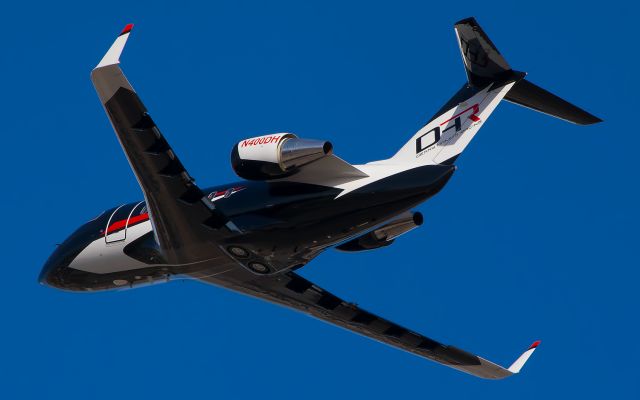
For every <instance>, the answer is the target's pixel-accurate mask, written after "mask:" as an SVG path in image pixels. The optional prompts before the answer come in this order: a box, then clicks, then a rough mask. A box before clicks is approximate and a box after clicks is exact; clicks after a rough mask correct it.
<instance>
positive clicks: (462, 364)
mask: <svg viewBox="0 0 640 400" xmlns="http://www.w3.org/2000/svg"><path fill="white" fill-rule="evenodd" d="M200 280H201V281H203V282H206V283H210V284H214V285H218V286H223V287H226V288H228V289H232V290H235V291H237V292H240V293H243V294H247V295H250V296H253V297H257V298H260V299H263V300H267V301H270V302H272V303H276V304H279V305H282V306H286V307H289V308H292V309H295V310H297V311H301V312H303V313H305V314H308V315H310V316H312V317H315V318H318V319H320V320H323V321H325V322H329V323H331V324H334V325H337V326H339V327H342V328H345V329H348V330H350V331H352V332H355V333H358V334H360V335H363V336H367V337H369V338H371V339H374V340H376V341H379V342H382V343H385V344H388V345H390V346H393V347H397V348H399V349H402V350H404V351H407V352H409V353H413V354H416V355H418V356H421V357H424V358H428V359H430V360H433V361H436V362H438V363H440V364H443V365H446V366H448V367H451V368H455V369H458V370H460V371H464V372H466V373H469V374H471V375H475V376H478V377H481V378H486V379H502V378H506V377H508V376H511V375H513V374H514V373H517V372H519V370H520V368H521V367H522V365H524V362H525V361H526V360H527V358H528V357H529V356H530V355H531V353H532V352H533V349H535V347H536V346H537V345H538V342H536V343H534V344H533V345H532V346H531V347H529V349H527V351H525V352H524V353H523V355H522V356H521V357H520V358H518V359H517V360H516V362H514V363H513V364H512V366H511V367H510V368H504V367H501V366H500V365H497V364H495V363H493V362H491V361H488V360H486V359H484V358H481V357H479V356H477V355H475V354H471V353H469V352H466V351H464V350H461V349H459V348H457V347H454V346H450V345H446V344H442V343H439V342H437V341H435V340H433V339H430V338H428V337H426V336H423V335H421V334H419V333H416V332H414V331H411V330H409V329H407V328H404V327H402V326H400V325H398V324H396V323H394V322H391V321H389V320H387V319H384V318H381V317H379V316H377V315H375V314H373V313H370V312H368V311H365V310H363V309H361V308H360V307H358V306H357V305H355V304H353V303H349V302H346V301H344V300H342V299H340V298H339V297H337V296H335V295H333V294H331V293H329V292H328V291H326V290H324V289H322V288H320V287H319V286H317V285H315V284H313V283H312V282H310V281H308V280H306V279H305V278H303V277H301V276H300V275H298V274H296V273H294V272H288V273H285V274H279V275H273V276H255V275H252V274H251V273H249V272H247V271H241V270H238V271H233V272H230V273H228V274H223V275H220V276H215V277H209V278H200Z"/></svg>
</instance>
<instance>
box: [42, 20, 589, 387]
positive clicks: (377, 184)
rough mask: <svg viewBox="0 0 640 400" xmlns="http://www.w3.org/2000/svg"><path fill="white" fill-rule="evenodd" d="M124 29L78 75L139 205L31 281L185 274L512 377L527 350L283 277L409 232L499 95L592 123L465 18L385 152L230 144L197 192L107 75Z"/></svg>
mask: <svg viewBox="0 0 640 400" xmlns="http://www.w3.org/2000/svg"><path fill="white" fill-rule="evenodd" d="M131 28H132V25H127V26H126V27H125V28H124V30H123V31H122V33H121V34H120V35H119V36H118V38H117V39H116V40H115V42H114V43H113V45H112V46H111V48H110V49H109V50H108V51H107V53H106V54H105V56H104V57H103V58H102V60H101V61H100V63H99V64H98V65H97V66H96V67H95V69H94V70H93V71H92V73H91V80H92V81H93V84H94V86H95V89H96V91H97V93H98V97H99V98H100V101H101V102H102V105H103V106H104V109H105V111H106V113H107V116H108V117H109V119H110V121H111V124H112V125H113V128H114V130H115V132H116V136H117V138H118V140H119V142H120V145H121V146H122V149H123V150H124V153H125V154H126V157H127V160H128V161H129V164H130V165H131V168H132V170H133V172H134V174H135V176H136V178H137V180H138V183H139V184H140V188H141V189H142V193H143V195H144V201H139V202H136V203H130V204H123V205H119V206H117V207H114V208H112V209H109V210H107V211H105V212H103V213H102V214H100V215H99V216H98V217H96V218H95V219H93V220H91V221H89V222H87V223H86V224H84V225H82V226H81V227H80V228H78V230H77V231H75V232H74V233H73V234H71V236H69V238H67V239H66V240H65V242H64V243H62V244H61V245H59V246H58V247H57V248H56V250H55V251H54V252H53V254H52V255H51V256H50V257H49V259H48V261H47V262H46V264H45V266H44V268H43V270H42V273H41V276H40V281H41V282H42V283H44V284H46V285H49V286H52V287H55V288H59V289H64V290H70V291H98V290H107V289H115V288H135V287H138V286H143V285H145V284H149V283H153V282H166V281H169V280H170V279H176V278H189V279H196V280H200V281H202V282H205V283H209V284H212V285H216V286H220V287H224V288H227V289H230V290H234V291H237V292H240V293H244V294H247V295H250V296H254V297H258V298H261V299H264V300H267V301H270V302H273V303H276V304H280V305H283V306H286V307H290V308H293V309H296V310H298V311H302V312H304V313H306V314H309V315H311V316H313V317H316V318H318V319H321V320H324V321H327V322H330V323H332V324H335V325H338V326H340V327H343V328H346V329H349V330H351V331H353V332H356V333H359V334H361V335H365V336H368V337H370V338H372V339H374V340H377V341H380V342H383V343H386V344H389V345H391V346H395V347H397V348H400V349H402V350H405V351H408V352H410V353H413V354H416V355H419V356H422V357H425V358H428V359H431V360H434V361H436V362H438V363H441V364H444V365H447V366H449V367H452V368H455V369H458V370H461V371H464V372H467V373H469V374H472V375H475V376H478V377H482V378H488V379H501V378H505V377H508V376H510V375H513V374H515V373H518V372H519V371H520V369H521V368H522V366H523V365H524V363H525V362H526V361H527V359H528V358H529V357H530V356H531V354H532V353H533V351H534V350H535V348H536V346H537V345H538V343H539V342H538V341H537V342H535V343H534V344H533V345H531V346H530V347H529V348H528V349H527V350H526V351H525V352H524V353H523V354H522V355H521V356H520V357H519V358H518V359H517V360H516V361H515V362H514V363H513V364H512V365H511V366H510V367H509V368H504V367H501V366H499V365H497V364H494V363H492V362H491V361H488V360H485V359H483V358H481V357H479V356H476V355H474V354H471V353H468V352H466V351H464V350H461V349H458V348H456V347H454V346H450V345H445V344H442V343H440V342H437V341H435V340H433V339H430V338H428V337H426V336H423V335H421V334H419V333H416V332H414V331H411V330H409V329H406V328H404V327H402V326H400V325H397V324H395V323H393V322H391V321H389V320H386V319H384V318H381V317H379V316H377V315H375V314H373V313H371V312H368V311H365V310H363V309H361V308H360V307H358V306H357V305H355V304H353V303H350V302H347V301H344V300H342V299H340V298H339V297H337V296H335V295H333V294H331V293H329V292H328V291H326V290H324V289H322V288H320V287H318V286H317V285H315V284H314V283H312V282H310V281H308V280H307V279H304V278H303V277H301V276H300V275H298V274H297V273H296V272H295V271H296V270H298V269H299V268H302V267H303V266H305V265H306V264H307V263H308V262H310V261H311V260H313V259H314V258H315V257H316V256H318V255H319V254H320V253H321V252H322V251H324V250H326V249H328V248H330V247H335V248H336V249H338V250H341V251H345V252H359V251H365V250H372V249H377V248H380V247H384V246H389V245H390V244H392V243H393V241H394V240H396V239H397V238H398V237H399V236H401V235H403V234H404V233H407V232H408V231H410V230H412V229H414V228H416V227H417V226H419V225H420V224H421V223H422V215H421V214H420V213H419V212H412V211H411V210H412V209H413V208H414V207H416V206H418V205H419V204H420V203H422V202H424V201H426V200H427V199H429V198H430V197H432V196H434V195H435V194H437V193H438V192H439V191H440V190H441V189H442V188H443V187H444V185H445V184H446V183H447V182H448V181H449V179H450V178H451V175H452V174H453V173H454V171H455V170H456V167H455V161H456V158H457V157H458V156H459V155H460V153H462V151H463V150H464V149H465V148H466V147H467V145H468V144H469V142H470V141H471V139H472V138H473V137H474V136H475V134H476V133H477V132H478V130H479V129H480V128H481V127H482V125H483V124H484V122H485V121H486V120H487V118H489V115H490V114H491V113H492V112H493V110H494V109H495V107H496V106H497V105H498V103H500V101H501V100H503V99H504V100H507V101H510V102H512V103H515V104H519V105H521V106H524V107H528V108H531V109H533V110H536V111H540V112H542V113H545V114H549V115H552V116H555V117H558V118H562V119H564V120H567V121H570V122H573V123H576V124H581V125H587V124H593V123H596V122H599V121H600V119H598V118H596V117H595V116H593V115H591V114H589V113H587V112H586V111H584V110H582V109H580V108H578V107H576V106H574V105H572V104H570V103H568V102H566V101H564V100H562V99H560V98H559V97H557V96H555V95H553V94H551V93H549V92H547V91H546V90H544V89H542V88H540V87H538V86H536V85H534V84H533V83H531V82H529V81H528V80H526V79H525V75H526V74H525V73H523V72H518V71H515V70H513V69H511V67H510V66H509V64H508V63H507V62H506V61H505V59H504V58H503V57H502V55H501V54H500V53H499V52H498V50H497V49H496V47H495V46H494V45H493V43H492V42H491V40H490V39H489V38H488V37H487V35H486V34H485V33H484V31H483V30H482V29H481V28H480V26H479V25H478V23H477V22H476V21H475V19H473V18H469V19H465V20H462V21H460V22H458V23H456V24H455V32H456V35H457V38H458V43H459V46H460V50H461V53H462V59H463V61H464V66H465V69H466V73H467V82H466V83H465V84H464V85H463V86H462V88H461V89H460V90H459V91H458V92H457V93H456V94H454V96H453V97H452V98H451V99H450V100H449V101H448V102H446V104H445V105H444V106H443V107H442V108H441V109H440V111H438V112H437V113H436V114H435V115H434V116H433V118H431V120H430V121H429V122H427V124H426V125H425V126H424V127H423V128H422V129H420V130H419V131H418V132H417V133H416V134H415V135H413V137H412V138H411V139H410V140H409V141H408V142H406V143H405V144H404V145H403V146H402V147H401V148H400V149H399V150H398V151H397V153H395V154H394V155H393V156H392V157H390V158H388V159H386V160H380V161H372V162H369V163H367V164H364V165H351V164H349V163H347V162H346V161H344V160H342V159H340V158H339V157H337V156H336V155H334V154H333V146H332V145H331V143H329V142H328V141H322V140H312V139H302V138H298V137H297V136H296V135H294V134H291V133H274V134H270V135H265V136H260V137H254V138H250V139H245V140H241V141H239V142H238V143H237V144H236V145H235V146H234V147H233V149H232V150H231V165H232V167H233V169H234V171H235V172H236V173H237V175H238V176H239V177H240V178H243V179H244V180H243V181H241V182H236V183H230V184H225V185H221V186H216V187H211V188H201V187H199V186H198V185H196V183H195V181H194V180H193V179H192V178H191V176H190V175H189V174H188V173H187V171H186V170H185V168H184V166H183V164H182V162H180V160H179V159H178V157H177V155H176V154H175V152H174V151H173V150H172V148H171V146H170V145H169V143H168V142H167V140H166V139H165V137H164V136H163V135H162V134H161V133H160V131H159V130H158V127H157V126H156V124H155V123H154V121H153V119H151V116H150V115H149V113H148V112H147V109H146V108H145V107H144V105H143V104H142V101H141V100H140V98H139V97H138V94H137V93H136V92H135V91H134V89H133V87H132V86H131V84H130V83H129V81H128V80H127V78H126V77H125V76H124V74H123V72H122V70H121V69H120V67H119V59H120V54H121V52H122V50H123V48H124V46H125V43H126V42H127V39H128V38H129V35H130V33H131Z"/></svg>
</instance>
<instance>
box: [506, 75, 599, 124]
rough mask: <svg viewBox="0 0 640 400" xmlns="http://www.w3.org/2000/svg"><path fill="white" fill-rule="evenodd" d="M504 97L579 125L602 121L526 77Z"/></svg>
mask: <svg viewBox="0 0 640 400" xmlns="http://www.w3.org/2000/svg"><path fill="white" fill-rule="evenodd" d="M504 99H505V100H507V101H509V102H511V103H515V104H518V105H521V106H523V107H527V108H530V109H532V110H535V111H539V112H541V113H544V114H548V115H551V116H553V117H556V118H560V119H563V120H565V121H569V122H573V123H574V124H578V125H591V124H595V123H597V122H602V120H601V119H600V118H598V117H596V116H594V115H592V114H590V113H588V112H586V111H585V110H583V109H581V108H580V107H577V106H574V105H573V104H571V103H569V102H568V101H566V100H563V99H561V98H560V97H558V96H556V95H555V94H553V93H550V92H548V91H547V90H545V89H543V88H541V87H540V86H537V85H534V84H533V83H531V82H529V81H528V80H526V79H522V80H520V81H519V82H517V83H516V84H515V85H513V87H512V88H511V90H510V91H509V93H507V95H506V96H505V97H504Z"/></svg>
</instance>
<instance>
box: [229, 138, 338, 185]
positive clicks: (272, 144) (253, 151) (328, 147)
mask: <svg viewBox="0 0 640 400" xmlns="http://www.w3.org/2000/svg"><path fill="white" fill-rule="evenodd" d="M332 151H333V145H332V144H331V143H330V142H327V141H322V140H314V139H300V138H298V137H297V136H296V135H294V134H292V133H276V134H273V135H265V136H259V137H254V138H251V139H245V140H242V141H241V142H238V143H237V144H236V145H235V146H234V147H233V150H232V151H231V166H232V167H233V170H234V171H235V173H236V174H237V175H238V176H239V177H241V178H244V179H249V180H266V179H276V178H283V177H285V176H288V175H291V174H293V173H295V172H296V171H297V169H298V168H300V167H302V166H303V165H307V164H310V163H312V162H314V161H317V160H319V159H321V158H323V157H325V156H327V155H329V154H331V153H332Z"/></svg>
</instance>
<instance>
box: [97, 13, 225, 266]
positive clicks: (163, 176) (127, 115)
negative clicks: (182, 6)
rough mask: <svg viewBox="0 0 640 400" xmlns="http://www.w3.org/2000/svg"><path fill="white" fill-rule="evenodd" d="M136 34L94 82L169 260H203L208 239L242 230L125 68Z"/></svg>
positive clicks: (115, 49) (111, 55) (115, 50)
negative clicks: (165, 131) (183, 157)
mask: <svg viewBox="0 0 640 400" xmlns="http://www.w3.org/2000/svg"><path fill="white" fill-rule="evenodd" d="M130 31H131V25H127V27H126V28H125V29H124V30H123V31H122V33H121V34H120V36H118V38H117V39H116V41H115V42H114V43H113V45H112V46H111V48H110V49H109V51H108V52H107V54H106V55H105V56H104V58H103V59H102V61H100V63H99V64H98V66H97V67H96V68H95V69H94V70H93V71H92V73H91V80H92V81H93V84H94V86H95V88H96V91H97V92H98V96H99V97H100V100H101V102H102V104H103V106H104V108H105V111H106V112H107V115H108V117H109V119H110V121H111V124H112V125H113V128H114V130H115V132H116V135H117V137H118V140H119V142H120V144H121V146H122V149H123V150H124V153H125V155H126V157H127V160H128V161H129V164H130V166H131V169H132V170H133V172H134V174H135V176H136V179H137V180H138V183H139V184H140V188H141V189H142V191H143V193H144V197H145V201H146V204H147V208H148V210H149V214H150V218H151V221H152V224H153V227H154V233H155V235H156V239H157V241H158V243H159V245H160V247H161V248H162V250H163V252H164V253H165V256H166V257H167V261H169V262H170V263H171V262H172V261H173V262H175V261H177V260H179V261H180V262H188V261H191V260H197V259H198V258H199V257H200V256H199V254H201V252H200V251H199V249H200V248H202V249H203V250H204V249H205V248H206V247H207V246H208V244H206V243H205V242H206V240H205V238H209V237H211V236H212V235H213V236H214V237H215V236H216V235H217V236H219V235H222V234H225V233H229V231H234V230H235V229H237V228H235V225H233V223H232V222H230V221H229V220H228V219H227V218H226V217H225V216H224V215H223V214H222V213H220V212H219V211H218V210H217V209H216V208H215V206H214V205H213V203H212V202H210V201H209V200H208V199H207V198H206V196H205V194H204V193H203V192H202V190H201V189H200V188H199V187H198V186H197V185H196V184H195V182H194V180H193V179H192V178H191V176H190V175H189V174H188V173H187V171H186V169H185V168H184V166H183V165H182V163H181V162H180V160H179V159H178V157H177V156H176V154H175V152H174V151H173V150H172V148H171V146H169V144H168V143H167V141H166V139H165V138H164V136H163V135H162V134H161V133H160V130H159V129H158V127H157V126H156V124H155V123H154V122H153V119H152V118H151V116H150V115H149V113H148V112H147V109H146V108H145V106H144V104H143V103H142V101H141V100H140V98H139V97H138V95H137V93H136V92H135V90H134V89H133V87H132V86H131V84H130V83H129V81H128V80H127V78H126V77H125V76H124V74H123V72H122V70H121V69H120V66H119V58H120V54H121V52H122V49H123V48H124V45H125V43H126V41H127V38H128V36H129V34H130ZM202 254H203V253H202Z"/></svg>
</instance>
